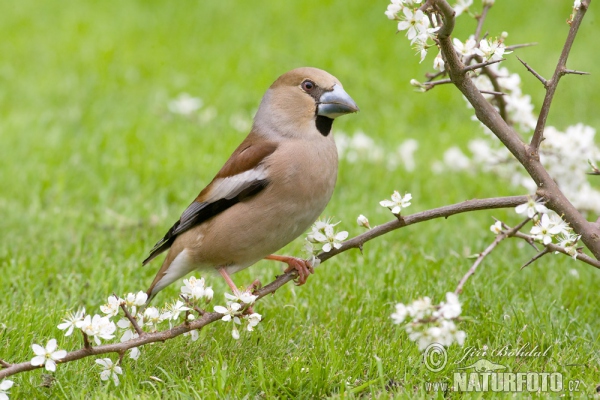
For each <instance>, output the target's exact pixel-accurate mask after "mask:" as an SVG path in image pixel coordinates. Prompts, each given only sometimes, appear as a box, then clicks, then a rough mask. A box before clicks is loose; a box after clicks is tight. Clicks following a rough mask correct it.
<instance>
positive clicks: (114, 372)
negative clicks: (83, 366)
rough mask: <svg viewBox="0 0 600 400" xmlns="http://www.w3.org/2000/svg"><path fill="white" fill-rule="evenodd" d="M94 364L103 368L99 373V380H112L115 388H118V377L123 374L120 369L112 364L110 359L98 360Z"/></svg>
mask: <svg viewBox="0 0 600 400" xmlns="http://www.w3.org/2000/svg"><path fill="white" fill-rule="evenodd" d="M96 364H98V365H100V366H101V367H102V368H103V370H102V372H100V379H102V380H103V381H107V380H108V379H109V378H112V380H113V382H114V383H115V386H119V375H121V374H122V373H123V369H122V368H121V367H119V366H118V365H117V364H113V362H112V360H111V359H110V358H99V359H97V360H96Z"/></svg>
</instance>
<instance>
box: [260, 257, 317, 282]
mask: <svg viewBox="0 0 600 400" xmlns="http://www.w3.org/2000/svg"><path fill="white" fill-rule="evenodd" d="M265 258H266V259H267V260H275V261H281V262H284V263H286V264H287V265H288V267H287V268H286V269H285V271H284V272H292V271H294V270H295V271H297V272H298V279H296V281H295V282H294V283H295V284H296V286H302V285H304V284H305V283H306V280H307V279H308V276H309V275H310V274H314V273H315V270H314V268H313V266H312V264H311V263H310V261H307V260H304V259H302V258H296V257H290V256H278V255H275V254H271V255H270V256H268V257H265Z"/></svg>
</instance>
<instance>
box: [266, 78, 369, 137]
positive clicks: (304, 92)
mask: <svg viewBox="0 0 600 400" xmlns="http://www.w3.org/2000/svg"><path fill="white" fill-rule="evenodd" d="M357 111H359V109H358V106H357V105H356V103H355V102H354V100H352V98H351V97H350V96H349V95H348V93H346V92H345V91H344V88H343V87H342V84H341V83H340V81H339V80H338V79H337V78H336V77H335V76H333V75H331V74H329V73H327V72H325V71H323V70H320V69H317V68H311V67H303V68H296V69H293V70H291V71H289V72H286V73H285V74H283V75H281V76H280V77H279V78H277V80H276V81H275V82H274V83H273V84H272V85H271V87H270V88H269V90H267V93H265V96H264V97H263V100H262V102H261V104H260V107H259V109H258V112H257V113H256V117H255V119H254V126H255V128H258V130H259V131H262V132H266V133H267V134H268V135H269V136H272V135H273V138H275V137H274V136H279V137H281V136H283V137H298V136H299V135H302V136H303V137H304V138H306V136H307V135H314V136H319V135H321V136H327V135H329V132H330V131H331V125H332V123H333V120H334V119H335V118H337V117H339V116H342V115H345V114H350V113H354V112H357Z"/></svg>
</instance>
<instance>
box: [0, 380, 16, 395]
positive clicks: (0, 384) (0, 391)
mask: <svg viewBox="0 0 600 400" xmlns="http://www.w3.org/2000/svg"><path fill="white" fill-rule="evenodd" d="M13 384H14V382H13V381H11V380H9V379H4V380H2V381H0V400H8V395H9V394H10V393H8V391H9V390H10V388H11V387H13Z"/></svg>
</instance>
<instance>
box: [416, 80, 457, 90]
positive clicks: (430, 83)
mask: <svg viewBox="0 0 600 400" xmlns="http://www.w3.org/2000/svg"><path fill="white" fill-rule="evenodd" d="M448 83H452V80H451V79H439V80H437V81H428V82H423V83H422V84H421V85H423V86H427V87H426V88H425V90H431V89H433V88H434V87H435V86H438V85H445V84H448Z"/></svg>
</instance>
